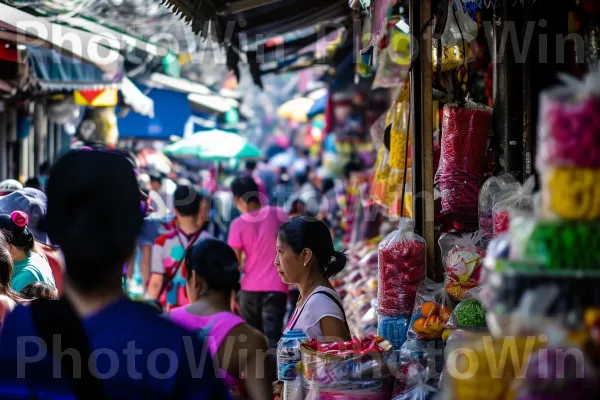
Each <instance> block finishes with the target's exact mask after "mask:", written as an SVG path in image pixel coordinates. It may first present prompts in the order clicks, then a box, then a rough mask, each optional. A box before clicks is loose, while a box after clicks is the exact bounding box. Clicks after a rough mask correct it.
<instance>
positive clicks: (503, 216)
mask: <svg viewBox="0 0 600 400" xmlns="http://www.w3.org/2000/svg"><path fill="white" fill-rule="evenodd" d="M534 189H535V178H534V177H533V176H531V177H530V178H529V179H527V180H526V181H525V183H523V186H521V185H518V186H517V188H516V190H514V191H512V190H510V189H508V190H504V191H501V192H498V193H496V194H495V195H494V206H493V207H492V226H493V233H494V236H498V235H500V234H502V233H504V232H508V228H509V223H510V212H511V211H513V212H515V211H516V212H526V213H531V212H533V210H534V196H533V190H534Z"/></svg>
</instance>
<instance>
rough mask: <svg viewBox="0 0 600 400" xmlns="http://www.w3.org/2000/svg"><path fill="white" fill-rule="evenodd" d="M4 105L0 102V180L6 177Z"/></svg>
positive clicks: (6, 136) (6, 153)
mask: <svg viewBox="0 0 600 400" xmlns="http://www.w3.org/2000/svg"><path fill="white" fill-rule="evenodd" d="M4 107H5V105H4V103H1V102H0V180H5V179H8V132H7V130H6V111H5V109H4Z"/></svg>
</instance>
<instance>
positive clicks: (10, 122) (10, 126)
mask: <svg viewBox="0 0 600 400" xmlns="http://www.w3.org/2000/svg"><path fill="white" fill-rule="evenodd" d="M6 134H7V139H8V140H7V141H8V149H7V152H6V153H7V154H6V158H7V163H8V177H9V178H15V177H16V176H17V169H16V168H15V167H16V165H15V148H16V147H17V109H16V108H15V107H14V105H11V106H10V107H9V108H8V109H7V110H6Z"/></svg>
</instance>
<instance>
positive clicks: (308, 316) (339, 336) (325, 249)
mask: <svg viewBox="0 0 600 400" xmlns="http://www.w3.org/2000/svg"><path fill="white" fill-rule="evenodd" d="M275 265H276V266H277V270H278V272H279V275H280V276H281V279H282V280H283V282H285V283H288V284H297V285H298V288H299V289H300V299H299V301H298V304H297V306H296V310H295V311H294V313H293V314H292V316H291V317H290V320H289V322H288V325H287V326H286V330H292V329H302V330H303V331H304V333H306V336H308V337H309V338H310V339H317V340H319V341H322V342H337V341H346V340H350V339H351V337H350V329H349V328H348V323H347V322H346V316H345V314H344V309H343V306H342V299H341V298H340V296H339V295H338V294H337V292H336V291H335V290H334V289H333V287H332V286H331V284H330V283H329V279H330V278H331V277H333V276H334V275H335V274H337V273H338V272H340V271H341V270H342V269H343V268H344V266H345V265H346V256H345V255H344V254H342V253H340V252H337V251H335V250H334V249H333V242H332V240H331V234H330V232H329V228H327V225H325V224H324V223H323V222H321V221H319V220H317V219H315V218H311V217H297V218H293V219H291V220H289V221H287V222H286V223H284V224H283V225H282V226H281V228H280V229H279V234H278V237H277V257H276V258H275Z"/></svg>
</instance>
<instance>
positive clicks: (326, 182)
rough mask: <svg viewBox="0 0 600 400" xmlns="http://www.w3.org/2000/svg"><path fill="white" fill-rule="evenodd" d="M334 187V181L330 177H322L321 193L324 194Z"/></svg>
mask: <svg viewBox="0 0 600 400" xmlns="http://www.w3.org/2000/svg"><path fill="white" fill-rule="evenodd" d="M334 187H335V181H334V180H333V179H332V178H325V179H323V183H322V185H321V193H323V194H326V193H327V192H329V191H330V190H331V189H333V188H334Z"/></svg>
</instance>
